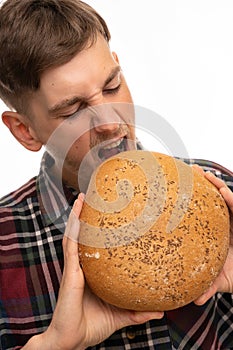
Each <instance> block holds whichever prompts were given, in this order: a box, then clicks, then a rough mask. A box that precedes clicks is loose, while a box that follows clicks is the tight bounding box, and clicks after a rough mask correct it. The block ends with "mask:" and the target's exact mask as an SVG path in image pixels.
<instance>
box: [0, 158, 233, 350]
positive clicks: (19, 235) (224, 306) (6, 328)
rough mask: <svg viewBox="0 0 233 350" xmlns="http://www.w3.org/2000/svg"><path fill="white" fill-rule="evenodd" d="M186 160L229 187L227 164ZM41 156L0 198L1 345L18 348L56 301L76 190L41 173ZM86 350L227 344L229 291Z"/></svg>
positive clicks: (232, 308) (231, 312)
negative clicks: (36, 168) (25, 178)
mask: <svg viewBox="0 0 233 350" xmlns="http://www.w3.org/2000/svg"><path fill="white" fill-rule="evenodd" d="M185 161H186V162H187V163H191V164H192V163H198V164H200V165H201V166H202V167H203V168H204V169H205V170H211V171H213V172H214V173H215V174H216V175H217V176H218V177H220V178H223V179H224V180H225V182H226V183H227V185H228V186H229V187H231V188H233V176H232V173H231V172H230V171H228V170H227V169H225V168H223V167H221V166H219V165H218V164H216V163H212V162H207V161H202V160H185ZM47 163H48V162H47V161H42V167H41V171H40V174H39V176H37V177H35V178H33V179H31V180H30V181H29V182H28V183H26V184H25V185H24V186H22V187H21V188H20V189H18V190H17V191H15V192H13V193H11V194H9V195H8V196H5V197H4V198H2V199H1V200H0V249H1V256H0V347H1V349H2V350H10V349H17V348H20V347H22V346H23V345H24V344H25V343H26V342H27V341H28V339H29V338H30V337H32V336H33V335H34V334H38V333H41V332H43V331H45V330H46V328H47V327H48V325H49V324H50V321H51V318H52V314H53V312H54V308H55V305H56V300H57V296H58V290H59V284H60V281H61V276H62V269H63V252H62V237H63V232H64V228H65V223H66V221H67V217H68V215H69V212H70V206H71V205H72V204H73V202H74V199H75V198H76V196H77V193H75V192H72V191H71V190H70V189H67V188H66V189H64V194H65V197H66V198H64V196H62V195H61V193H60V192H59V190H58V189H57V186H56V182H55V181H54V179H53V180H51V177H50V176H49V175H48V174H49V166H48V164H47ZM45 164H46V165H45ZM42 199H43V200H42ZM45 201H46V210H45V207H44V205H45ZM67 203H69V205H67ZM59 208H63V210H62V212H61V211H60V210H59ZM48 210H49V215H48ZM91 349H93V350H94V349H96V350H97V349H114V350H118V349H119V350H120V349H144V350H147V349H156V350H170V349H171V350H174V349H179V350H182V349H184V350H189V349H190V350H191V349H192V350H196V349H202V350H214V349H216V350H217V349H221V350H229V349H233V295H232V294H229V293H225V294H221V293H217V294H216V295H215V296H214V297H213V298H212V299H211V300H209V301H208V302H207V303H206V304H205V305H204V306H196V305H195V304H193V303H191V304H189V305H187V306H185V307H183V308H180V309H177V310H174V311H169V312H166V313H165V316H164V317H163V319H161V320H153V321H150V322H147V323H145V324H143V325H138V326H132V327H126V328H123V329H121V330H120V331H117V332H116V333H114V334H113V335H112V336H111V337H109V338H108V339H107V340H105V341H104V342H103V343H101V344H99V345H96V346H94V347H92V348H91Z"/></svg>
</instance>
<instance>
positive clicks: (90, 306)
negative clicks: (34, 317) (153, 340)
mask: <svg viewBox="0 0 233 350" xmlns="http://www.w3.org/2000/svg"><path fill="white" fill-rule="evenodd" d="M82 202H83V195H82V194H81V195H79V198H78V199H77V200H76V202H75V204H74V207H73V210H72V212H71V214H70V218H69V221H68V224H67V228H66V233H65V237H64V240H63V249H64V260H65V263H64V272H63V277H62V281H61V286H60V291H59V296H58V301H57V305H56V309H55V312H54V315H53V319H52V322H51V324H50V326H49V327H48V329H47V331H46V332H45V333H43V334H42V335H40V336H37V338H36V341H37V343H36V344H37V345H38V344H39V346H40V347H39V346H38V349H44V350H47V349H51V350H78V349H85V348H86V347H88V346H93V345H95V344H98V343H100V342H101V341H103V340H104V339H106V338H108V337H109V336H110V335H111V334H112V333H114V332H115V331H116V330H118V329H120V328H122V327H125V326H128V325H135V324H140V323H144V322H146V321H148V320H150V319H155V318H157V319H158V318H162V317H163V313H162V312H133V311H129V310H123V309H119V308H116V307H114V306H111V305H109V304H106V303H105V302H103V301H102V300H100V299H99V298H98V297H96V296H95V295H94V294H93V293H92V292H91V291H90V289H89V288H88V287H87V286H85V279H84V275H83V272H82V269H81V267H80V265H79V257H78V244H77V241H78V232H79V220H78V218H79V214H80V212H81V208H82ZM67 230H68V231H69V232H67ZM32 340H33V339H32ZM31 344H33V343H31ZM25 349H27V347H25ZM28 349H31V350H32V349H37V347H33V346H31V347H29V348H28Z"/></svg>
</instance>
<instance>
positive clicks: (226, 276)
mask: <svg viewBox="0 0 233 350" xmlns="http://www.w3.org/2000/svg"><path fill="white" fill-rule="evenodd" d="M194 167H195V168H196V169H197V170H198V171H199V172H200V173H202V174H203V175H204V176H205V177H206V178H207V179H208V180H209V181H210V182H212V183H213V184H214V185H215V186H216V187H217V189H218V190H219V192H220V193H221V195H222V196H223V198H224V199H225V202H226V204H227V206H228V208H229V212H230V247H229V251H228V255H227V259H226V261H225V264H224V266H223V269H222V271H221V272H220V274H219V275H218V277H217V278H216V280H215V281H214V283H213V284H212V286H211V287H210V288H209V289H208V290H207V291H206V292H205V293H204V294H202V295H201V296H200V297H199V298H198V299H196V300H195V304H197V305H203V304H204V303H205V302H206V301H207V300H208V299H210V298H211V297H212V296H213V295H214V294H215V293H217V292H228V293H233V192H232V191H231V190H230V189H229V187H227V185H226V184H225V182H224V181H222V180H221V179H219V178H217V177H216V176H214V174H212V173H210V172H206V173H205V172H204V171H203V170H201V169H200V168H199V167H198V166H194Z"/></svg>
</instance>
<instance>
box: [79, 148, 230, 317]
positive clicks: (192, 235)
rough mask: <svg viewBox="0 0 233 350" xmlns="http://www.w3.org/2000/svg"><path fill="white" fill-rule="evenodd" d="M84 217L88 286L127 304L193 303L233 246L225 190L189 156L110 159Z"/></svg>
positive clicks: (140, 154)
mask: <svg viewBox="0 0 233 350" xmlns="http://www.w3.org/2000/svg"><path fill="white" fill-rule="evenodd" d="M80 222H81V229H80V236H79V256H80V262H81V266H82V268H83V271H84V275H85V278H86V281H87V283H88V285H89V287H90V288H91V290H92V291H93V292H94V293H95V294H96V295H97V296H99V297H100V298H101V299H102V300H104V301H106V302H107V303H110V304H112V305H115V306H118V307H121V308H125V309H131V310H141V311H142V310H143V311H146V310H147V311H166V310H171V309H175V308H178V307H181V306H184V305H186V304H188V303H190V302H191V301H193V300H195V299H196V298H197V297H198V296H200V295H201V294H202V293H203V292H204V291H205V290H206V289H208V287H209V286H210V285H211V284H212V283H213V281H214V279H215V278H216V277H217V275H218V274H219V272H220V270H221V269H222V267H223V264H224V262H225V259H226V256H227V252H228V247H229V230H230V227H229V212H228V208H227V206H226V204H225V201H224V200H223V198H222V197H221V195H220V193H219V191H218V190H217V189H216V188H215V186H214V185H212V184H211V183H210V182H209V181H208V180H207V179H205V178H204V177H203V176H202V175H200V174H199V173H198V172H197V171H196V170H195V169H193V168H192V167H190V166H189V165H187V164H186V163H184V162H183V161H181V160H178V159H175V158H173V157H171V156H168V155H164V154H160V153H156V152H149V151H127V152H123V153H120V154H118V155H116V156H114V157H112V158H110V159H108V160H106V161H104V162H103V163H102V164H101V165H100V166H99V167H98V168H97V169H96V171H95V172H94V173H93V175H92V177H91V180H90V184H89V187H88V190H87V193H86V198H85V202H84V205H83V209H82V212H81V216H80Z"/></svg>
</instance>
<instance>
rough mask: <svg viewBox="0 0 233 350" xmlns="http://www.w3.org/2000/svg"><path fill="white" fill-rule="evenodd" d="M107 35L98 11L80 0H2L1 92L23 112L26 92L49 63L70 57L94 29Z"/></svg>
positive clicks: (89, 41)
mask: <svg viewBox="0 0 233 350" xmlns="http://www.w3.org/2000/svg"><path fill="white" fill-rule="evenodd" d="M99 33H100V34H101V35H103V36H104V37H105V38H106V40H107V41H109V40H110V33H109V30H108V27H107V25H106V23H105V21H104V20H103V18H102V17H100V15H99V14H98V13H97V12H96V11H95V10H94V9H93V8H92V7H90V6H89V5H87V4H86V3H84V2H82V1H79V0H6V2H4V3H3V5H2V7H1V9H0V98H1V99H2V100H3V101H4V102H5V103H6V104H7V105H8V106H9V107H10V108H13V109H15V110H16V111H18V112H19V113H24V114H25V113H26V106H25V103H24V102H25V101H24V100H25V98H26V96H27V97H28V96H29V94H30V93H32V92H34V91H36V90H37V89H38V88H39V87H40V76H41V74H42V73H43V72H44V71H45V70H46V69H48V68H50V67H54V66H59V65H61V64H64V63H66V62H68V61H69V60H70V59H71V58H73V57H74V56H75V55H76V54H77V53H78V52H80V51H81V50H83V49H84V48H86V47H88V46H91V45H92V44H93V43H94V42H95V40H96V37H97V35H98V34H99Z"/></svg>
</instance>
